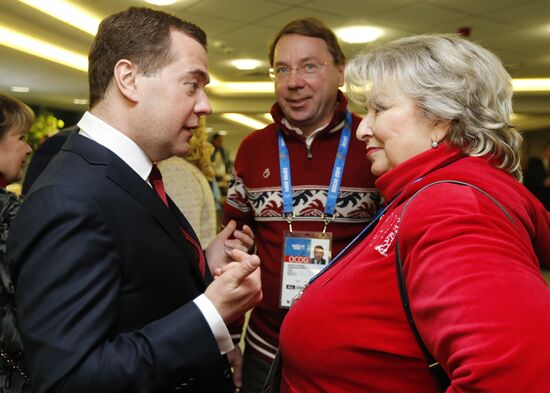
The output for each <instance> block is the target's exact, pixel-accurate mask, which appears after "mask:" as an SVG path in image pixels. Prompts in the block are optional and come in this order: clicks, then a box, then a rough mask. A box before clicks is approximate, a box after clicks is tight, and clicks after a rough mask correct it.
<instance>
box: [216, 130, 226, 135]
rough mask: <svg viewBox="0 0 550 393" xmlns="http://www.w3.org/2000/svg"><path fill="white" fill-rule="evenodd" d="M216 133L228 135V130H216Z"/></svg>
mask: <svg viewBox="0 0 550 393" xmlns="http://www.w3.org/2000/svg"><path fill="white" fill-rule="evenodd" d="M216 134H218V135H221V136H226V135H227V131H225V130H219V131H218V132H216Z"/></svg>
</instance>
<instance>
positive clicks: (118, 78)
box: [114, 59, 138, 102]
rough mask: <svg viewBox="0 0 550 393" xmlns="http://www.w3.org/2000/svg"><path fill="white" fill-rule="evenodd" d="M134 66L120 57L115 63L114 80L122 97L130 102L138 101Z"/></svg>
mask: <svg viewBox="0 0 550 393" xmlns="http://www.w3.org/2000/svg"><path fill="white" fill-rule="evenodd" d="M136 77H137V69H136V66H135V65H134V64H133V63H132V62H131V61H130V60H126V59H121V60H119V61H118V62H117V63H116V64H115V70H114V80H115V83H116V85H117V87H118V90H119V91H120V94H122V95H123V96H124V97H126V98H127V99H128V100H130V101H132V102H137V101H138V92H137V83H136V82H137V80H136V79H137V78H136Z"/></svg>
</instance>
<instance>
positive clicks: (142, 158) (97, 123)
mask: <svg viewBox="0 0 550 393" xmlns="http://www.w3.org/2000/svg"><path fill="white" fill-rule="evenodd" d="M78 127H79V128H80V135H82V136H85V137H87V138H89V139H91V140H93V141H95V142H97V143H99V144H100V145H102V146H104V147H106V148H107V149H109V150H110V151H112V152H113V153H114V154H116V155H117V156H118V157H120V159H121V160H123V161H124V162H125V163H126V164H127V165H128V166H129V167H130V168H132V169H133V170H134V171H135V172H136V173H137V174H138V175H139V177H141V178H142V179H143V181H145V182H146V183H147V184H148V185H149V186H150V187H151V184H150V183H149V180H148V177H149V174H150V173H151V169H152V167H153V163H152V162H151V160H150V159H149V157H147V155H146V154H145V152H144V151H143V150H142V149H141V148H140V147H139V146H138V145H137V144H136V143H135V142H134V141H133V140H131V139H130V138H128V137H127V136H126V135H124V134H123V133H122V132H120V131H118V130H117V129H115V128H113V127H111V126H110V125H109V124H107V123H105V122H104V121H103V120H101V119H100V118H98V117H96V116H94V115H93V114H91V113H90V112H86V113H85V114H84V116H83V117H82V119H80V121H79V122H78ZM193 302H194V303H195V304H196V306H197V307H198V308H199V310H200V311H201V312H202V314H203V315H204V318H205V319H206V321H207V322H208V325H209V326H210V329H211V330H212V333H213V334H214V337H215V338H216V341H217V342H218V346H219V348H220V352H221V354H222V355H223V354H226V353H227V352H229V351H231V350H232V349H233V348H234V345H233V342H232V341H231V336H230V335H229V331H228V330H227V326H226V325H225V323H224V322H223V319H222V318H221V316H220V314H219V312H218V311H217V310H216V307H214V305H213V304H212V302H211V301H210V299H208V298H207V297H206V295H205V294H202V295H200V296H198V297H197V298H195V299H194V300H193Z"/></svg>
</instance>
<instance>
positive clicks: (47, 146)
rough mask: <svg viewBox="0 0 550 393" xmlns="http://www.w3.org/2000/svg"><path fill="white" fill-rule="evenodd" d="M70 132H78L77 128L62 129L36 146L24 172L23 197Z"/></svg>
mask: <svg viewBox="0 0 550 393" xmlns="http://www.w3.org/2000/svg"><path fill="white" fill-rule="evenodd" d="M71 132H78V127H77V126H71V127H68V128H64V129H62V130H61V131H59V132H58V133H57V134H55V135H52V136H51V137H49V138H48V139H46V140H45V141H44V142H43V143H42V144H41V145H40V146H38V149H36V151H35V152H34V153H33V155H32V158H31V162H30V163H29V166H28V167H27V171H26V172H25V179H23V189H22V194H23V195H27V193H28V192H29V190H30V189H31V186H32V185H33V184H34V182H35V181H36V179H37V178H38V176H40V174H41V173H42V172H43V171H44V169H46V167H47V166H48V164H49V163H50V161H51V160H52V159H53V158H54V157H55V155H56V154H57V153H59V150H61V147H62V146H63V144H64V143H65V141H66V140H67V137H68V136H69V134H70V133H71Z"/></svg>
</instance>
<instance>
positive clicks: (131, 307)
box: [8, 134, 233, 393]
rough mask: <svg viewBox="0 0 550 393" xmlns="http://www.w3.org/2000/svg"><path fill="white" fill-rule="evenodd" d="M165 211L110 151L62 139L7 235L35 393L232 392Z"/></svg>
mask: <svg viewBox="0 0 550 393" xmlns="http://www.w3.org/2000/svg"><path fill="white" fill-rule="evenodd" d="M172 210H173V211H172V212H170V211H169V210H168V209H167V208H166V206H165V205H164V204H163V203H162V201H161V200H160V198H158V196H157V195H156V194H155V192H154V191H153V189H152V188H151V187H149V186H148V185H147V184H146V182H145V181H143V179H141V178H140V177H139V176H138V175H137V174H136V173H135V172H134V171H133V170H132V169H131V168H130V167H128V166H127V165H126V164H125V163H124V162H123V161H122V160H121V159H120V158H119V157H117V156H116V155H115V154H113V153H112V152H111V151H109V150H108V149H106V148H104V147H102V146H100V145H99V144H97V143H96V142H93V141H91V140H89V139H87V138H85V137H83V136H81V135H78V134H74V135H71V136H70V137H69V138H68V140H67V142H66V143H65V145H64V146H63V148H62V150H61V152H60V153H59V154H58V155H57V156H56V157H55V158H54V160H53V161H52V162H51V164H50V165H49V166H48V168H46V170H45V171H44V173H43V175H42V176H41V177H40V178H39V179H38V181H37V182H36V183H35V185H34V187H33V189H32V190H31V192H30V194H29V195H28V197H27V198H26V202H24V204H23V206H22V208H21V210H20V212H19V214H18V217H17V218H16V221H15V224H14V226H13V228H12V230H11V233H10V238H9V240H8V249H9V251H8V253H9V258H10V262H11V266H12V274H13V275H14V280H15V281H16V292H17V307H18V317H19V322H20V328H21V331H22V334H23V343H24V347H25V351H26V355H27V362H28V365H29V369H30V372H31V377H32V380H33V385H34V387H33V391H34V392H67V393H87V392H90V393H92V392H93V393H110V392H125V393H126V392H143V393H145V392H147V393H150V392H169V391H183V392H185V391H188V392H204V393H206V392H208V393H213V392H230V391H233V386H232V381H231V377H232V376H231V372H230V369H229V366H228V363H227V359H226V357H225V356H221V355H220V352H219V348H218V344H217V342H216V340H215V338H214V336H213V334H212V332H211V330H210V328H209V326H208V324H207V322H206V320H205V318H204V316H203V315H202V313H201V312H200V311H199V309H198V308H197V307H196V305H195V304H194V303H193V302H192V300H193V299H194V298H195V297H197V296H198V295H200V294H201V293H202V292H203V291H204V289H205V286H206V283H205V282H203V279H202V278H201V276H200V273H199V269H198V266H197V262H196V255H195V254H194V252H195V251H194V249H193V248H192V246H191V245H189V244H188V243H187V242H186V241H185V240H184V237H183V235H182V233H181V231H180V228H179V227H178V221H179V224H180V225H181V226H182V227H184V228H185V229H186V230H187V231H188V232H189V233H192V234H193V230H192V229H191V226H190V225H189V224H188V223H187V220H185V218H184V217H183V215H182V214H181V213H180V212H179V210H177V208H176V207H175V206H174V205H173V203H172ZM176 217H177V220H176ZM206 270H207V271H208V269H206ZM208 274H209V273H208ZM209 280H211V277H210V276H208V277H207V278H206V281H209Z"/></svg>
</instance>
